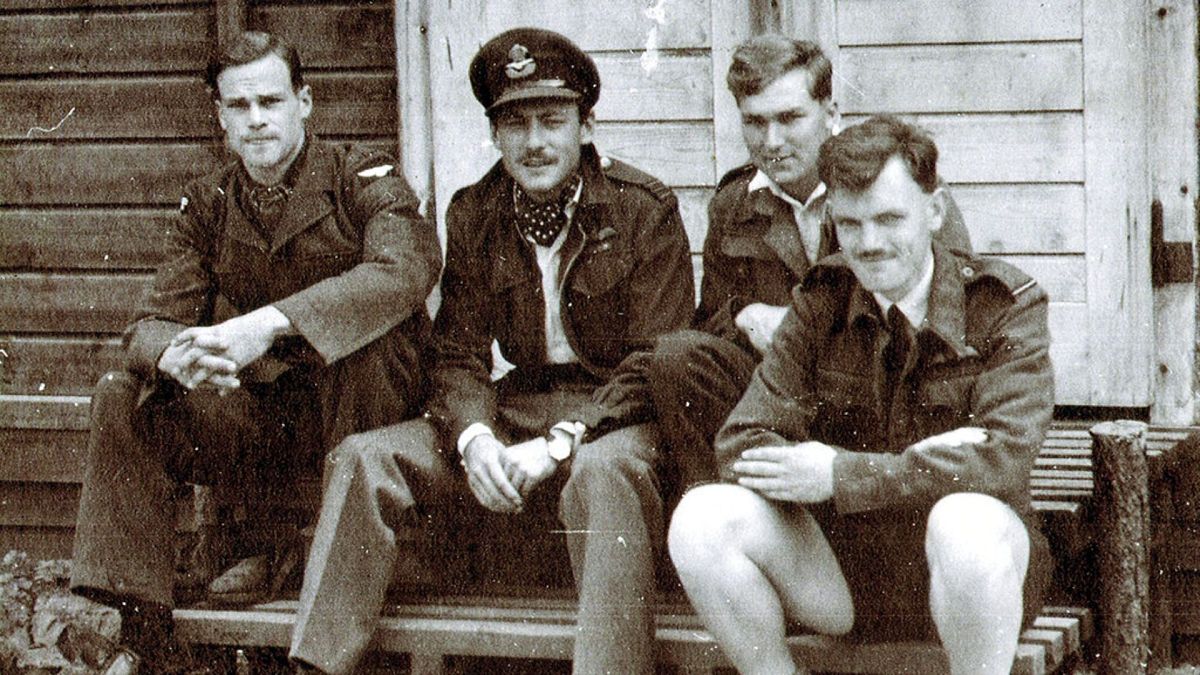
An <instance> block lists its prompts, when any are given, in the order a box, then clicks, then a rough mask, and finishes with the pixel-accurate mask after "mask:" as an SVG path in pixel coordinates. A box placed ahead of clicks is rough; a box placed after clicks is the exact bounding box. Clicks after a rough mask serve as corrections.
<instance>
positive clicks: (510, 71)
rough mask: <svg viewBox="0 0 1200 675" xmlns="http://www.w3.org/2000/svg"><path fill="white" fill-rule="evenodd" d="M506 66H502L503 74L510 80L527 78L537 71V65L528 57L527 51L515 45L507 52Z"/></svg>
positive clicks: (521, 46)
mask: <svg viewBox="0 0 1200 675" xmlns="http://www.w3.org/2000/svg"><path fill="white" fill-rule="evenodd" d="M508 59H509V60H508V64H507V65H505V66H504V74H505V75H508V79H510V80H519V79H521V78H522V77H529V76H530V75H532V74H533V72H534V71H535V70H537V64H536V63H534V62H533V58H531V57H530V56H529V50H528V49H526V48H525V46H524V45H520V44H516V45H513V46H512V49H510V50H508Z"/></svg>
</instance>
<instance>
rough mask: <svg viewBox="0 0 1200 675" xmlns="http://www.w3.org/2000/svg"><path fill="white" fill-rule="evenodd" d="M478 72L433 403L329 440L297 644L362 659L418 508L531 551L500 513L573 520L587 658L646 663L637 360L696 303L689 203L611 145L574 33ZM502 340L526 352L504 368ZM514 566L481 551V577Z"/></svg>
mask: <svg viewBox="0 0 1200 675" xmlns="http://www.w3.org/2000/svg"><path fill="white" fill-rule="evenodd" d="M469 74H470V80H471V86H472V88H473V90H474V93H475V96H476V98H477V99H478V100H479V102H480V103H481V104H482V105H483V107H484V109H485V110H486V112H487V116H488V119H489V120H490V122H491V131H492V140H493V141H494V142H495V144H496V147H497V148H498V149H499V150H500V161H499V162H497V163H496V164H495V165H494V166H493V167H492V168H491V169H490V170H489V171H488V172H487V173H486V174H485V175H484V176H483V178H482V179H480V180H479V181H478V182H477V183H475V184H474V185H471V186H468V187H466V188H463V189H462V190H459V191H458V193H457V194H455V195H454V197H453V199H452V200H451V202H450V206H449V209H448V211H447V216H446V220H447V250H446V269H445V273H444V274H443V276H442V283H441V290H442V305H441V308H440V310H439V312H438V315H437V319H436V322H435V325H434V333H435V338H434V339H435V346H436V361H435V364H434V368H433V372H432V379H433V383H434V391H433V394H432V397H431V405H430V411H429V414H428V415H427V416H426V418H423V419H419V420H414V421H411V422H408V423H404V424H400V425H397V426H394V427H391V428H387V429H382V430H378V431H374V432H370V433H366V434H358V435H355V436H351V437H350V438H347V439H346V440H345V441H344V442H343V443H342V444H341V445H340V446H339V447H338V448H337V449H336V450H335V451H334V452H333V453H332V454H331V456H330V459H329V464H328V467H327V472H326V476H327V480H328V482H327V487H326V491H325V500H324V504H323V507H322V512H321V516H320V519H319V521H318V524H317V528H316V532H315V535H314V541H313V546H312V552H311V554H310V556H309V561H308V568H307V570H306V571H305V578H304V586H303V589H302V591H301V595H300V613H299V616H298V617H297V621H296V628H295V631H294V632H293V635H292V648H291V656H292V658H293V660H295V661H296V662H297V663H298V664H300V665H301V667H305V668H311V669H319V670H322V671H325V672H330V673H346V672H351V671H352V670H353V669H354V667H355V664H356V663H357V662H358V660H359V659H360V658H361V656H362V655H363V653H364V651H365V649H366V648H367V645H368V642H369V640H370V637H371V634H372V633H373V631H374V629H375V625H376V622H377V619H378V617H379V613H380V611H381V610H382V607H383V603H384V597H385V591H386V589H387V585H388V582H389V580H390V579H391V576H392V570H393V566H394V564H395V562H396V558H397V556H398V555H399V554H400V551H399V550H398V547H397V544H396V531H397V529H399V528H402V527H404V526H405V525H406V524H407V523H410V522H412V519H413V518H414V517H417V516H421V517H423V518H425V519H427V520H426V522H432V523H433V524H434V525H435V526H436V527H438V528H439V529H441V530H443V531H444V530H450V531H452V532H453V534H454V537H455V538H457V539H464V538H468V537H470V536H472V534H473V533H474V534H476V535H478V536H481V537H488V536H490V537H495V536H497V535H495V534H493V533H494V532H506V533H507V534H505V535H502V536H507V537H517V538H514V539H509V540H506V542H504V543H506V545H507V551H509V552H510V553H508V552H506V553H505V554H504V555H506V556H512V557H520V554H521V552H522V548H523V542H522V541H521V540H520V539H519V536H520V535H518V534H516V531H515V529H514V527H513V525H512V524H509V523H508V522H501V521H513V520H514V519H515V523H516V525H518V526H519V527H521V528H522V530H525V531H538V532H546V531H555V532H559V531H563V530H565V532H566V543H567V549H568V553H569V554H570V561H571V567H572V571H573V573H574V581H575V585H576V587H577V589H578V592H579V613H578V620H577V632H576V637H575V649H574V664H573V666H574V671H575V672H577V673H596V674H600V673H630V674H639V673H640V674H647V673H651V672H653V668H654V654H653V633H652V631H653V622H652V619H653V617H652V616H651V612H650V607H649V602H651V601H652V599H653V597H654V590H655V586H654V561H655V559H656V557H657V556H656V555H655V551H656V550H661V547H662V544H663V529H664V527H663V525H664V514H663V501H662V498H661V496H660V495H659V493H658V484H659V466H658V465H659V453H658V449H657V448H658V433H657V429H656V428H655V427H654V426H653V425H652V424H648V423H644V421H645V420H647V419H648V418H649V415H648V403H645V402H647V401H648V400H649V396H648V394H646V393H645V392H644V380H643V379H642V378H641V377H639V376H638V375H637V372H638V371H637V370H636V369H631V368H627V367H626V366H625V364H626V362H627V361H630V360H632V359H635V358H636V356H637V354H638V353H644V352H645V351H646V350H648V349H650V348H651V347H652V346H653V344H654V341H655V339H657V337H658V336H659V335H661V334H663V333H666V332H668V331H672V330H676V329H678V328H680V327H682V326H684V325H686V324H687V321H688V319H689V317H690V316H691V313H692V307H693V302H694V300H693V298H694V291H693V282H692V268H691V262H690V254H689V251H688V242H687V237H686V234H685V232H684V229H683V223H682V221H681V218H680V214H679V207H678V204H677V202H676V199H675V197H674V195H672V193H671V191H670V190H669V189H668V188H667V187H665V186H664V185H663V184H662V183H660V182H659V181H658V180H656V179H654V178H653V177H651V176H648V175H646V174H645V173H642V172H641V171H638V170H637V169H635V168H633V167H631V166H629V165H627V164H624V163H622V162H618V161H615V160H610V159H607V158H602V157H600V156H599V155H598V154H597V152H596V148H595V147H594V146H593V145H592V134H593V130H594V126H595V118H594V116H593V113H592V107H593V106H594V105H595V103H596V100H597V98H598V97H599V94H600V77H599V74H598V72H597V71H596V66H595V64H594V63H593V62H592V59H591V58H590V57H589V56H588V55H587V54H585V53H584V52H583V51H581V50H580V49H579V48H578V47H577V46H576V45H574V44H573V43H571V42H570V41H569V40H567V39H566V38H565V37H563V36H561V35H558V34H557V33H552V32H550V31H545V30H539V29H533V28H519V29H514V30H511V31H508V32H505V33H502V34H500V35H498V36H496V37H495V38H493V39H491V40H490V41H488V42H487V44H485V45H484V46H483V47H482V48H481V49H480V50H479V52H478V53H477V54H476V56H475V58H474V59H473V60H472V61H471V64H470V68H469ZM493 342H495V343H497V344H498V345H499V349H500V351H501V353H502V354H503V356H504V357H505V358H506V359H507V360H508V361H509V362H511V363H512V364H513V365H514V366H515V367H514V368H513V369H512V370H511V371H510V372H509V373H507V374H506V375H504V376H503V377H502V378H501V379H499V380H496V381H493V379H492V377H491V374H492V370H493V368H492V344H493ZM614 419H621V420H624V421H629V420H633V421H635V422H643V423H635V424H631V425H629V426H624V427H623V428H616V427H615V426H614V424H613V422H612V420H614ZM460 465H461V468H460ZM481 507H482V508H481ZM497 514H499V515H497ZM452 515H453V516H457V517H456V518H452V517H451V516H452ZM501 562H502V561H497V560H491V559H487V558H484V559H482V560H480V561H479V564H480V565H481V567H482V569H483V571H484V573H485V574H487V573H488V572H490V571H491V570H492V568H493V567H495V566H497V565H498V564H500V563H501ZM529 562H531V563H532V564H534V565H537V564H543V565H544V564H545V561H538V560H534V561H529Z"/></svg>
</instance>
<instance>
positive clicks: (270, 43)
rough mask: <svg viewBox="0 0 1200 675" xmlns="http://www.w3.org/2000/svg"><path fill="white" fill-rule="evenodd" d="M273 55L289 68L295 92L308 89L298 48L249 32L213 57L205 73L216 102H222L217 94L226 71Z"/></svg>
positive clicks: (215, 53)
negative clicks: (217, 99) (219, 78)
mask: <svg viewBox="0 0 1200 675" xmlns="http://www.w3.org/2000/svg"><path fill="white" fill-rule="evenodd" d="M271 54H274V55H275V56H278V57H279V58H281V59H283V62H284V63H286V64H287V67H288V74H289V75H290V76H291V79H292V90H293V91H299V90H300V88H301V87H303V86H304V74H303V73H301V72H300V53H299V52H298V51H296V47H295V45H293V44H291V43H290V42H287V41H285V40H283V39H282V38H279V37H276V36H275V35H272V34H271V33H266V32H263V31H256V30H248V31H245V32H243V33H242V34H241V35H239V36H237V37H236V38H234V39H233V40H230V41H229V42H228V43H227V44H225V45H222V46H220V47H218V48H217V49H215V50H213V51H212V53H211V54H210V55H209V57H208V65H207V66H206V67H205V69H204V82H205V84H207V85H208V88H209V90H210V91H211V92H212V96H213V98H219V97H220V95H221V93H220V91H218V90H217V77H219V76H220V75H221V73H222V72H224V71H225V69H226V68H232V67H234V66H244V65H246V64H247V63H251V62H253V61H257V60H259V59H261V58H263V57H265V56H270V55H271Z"/></svg>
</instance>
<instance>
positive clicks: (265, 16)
mask: <svg viewBox="0 0 1200 675" xmlns="http://www.w3.org/2000/svg"><path fill="white" fill-rule="evenodd" d="M248 27H249V28H251V29H253V30H266V31H270V32H272V33H276V34H278V35H279V36H281V37H283V38H285V39H287V40H289V41H291V42H292V43H293V44H295V45H296V47H297V48H298V49H299V50H300V60H301V62H302V63H303V64H304V67H305V68H387V69H388V70H389V71H390V70H392V69H394V68H395V65H396V54H395V37H394V35H393V34H392V8H391V4H390V3H377V4H373V5H364V4H344V5H343V4H332V3H327V4H306V5H268V6H266V7H262V8H259V9H256V10H254V11H252V12H251V14H250V17H249V26H248ZM464 82H465V78H464Z"/></svg>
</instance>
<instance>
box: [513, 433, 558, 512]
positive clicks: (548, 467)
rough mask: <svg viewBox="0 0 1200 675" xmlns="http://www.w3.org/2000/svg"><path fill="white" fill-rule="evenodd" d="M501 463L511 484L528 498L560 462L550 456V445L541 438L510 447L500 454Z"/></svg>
mask: <svg viewBox="0 0 1200 675" xmlns="http://www.w3.org/2000/svg"><path fill="white" fill-rule="evenodd" d="M500 461H501V463H502V464H504V469H505V475H507V476H508V480H509V482H510V483H512V485H513V487H515V488H517V491H518V492H520V493H521V495H522V496H523V497H528V496H529V493H531V492H533V489H534V488H536V487H537V486H538V485H540V484H541V483H542V481H544V480H546V479H547V478H549V477H550V476H551V475H553V473H554V471H555V469H557V468H558V462H557V461H556V460H555V459H554V458H552V457H551V456H550V448H549V444H548V443H547V441H546V439H545V438H542V437H540V436H539V437H537V438H534V439H531V440H528V441H525V442H524V443H518V444H516V445H510V446H508V447H507V448H505V449H504V451H503V452H502V453H501V454H500Z"/></svg>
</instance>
